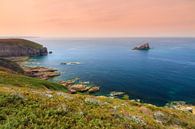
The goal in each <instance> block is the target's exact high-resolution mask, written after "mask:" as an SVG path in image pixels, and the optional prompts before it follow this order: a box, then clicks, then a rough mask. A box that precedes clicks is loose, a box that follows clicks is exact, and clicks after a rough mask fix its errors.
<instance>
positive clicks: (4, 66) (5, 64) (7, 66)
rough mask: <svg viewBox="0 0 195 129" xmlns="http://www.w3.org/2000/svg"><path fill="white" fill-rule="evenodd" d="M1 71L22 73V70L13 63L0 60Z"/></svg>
mask: <svg viewBox="0 0 195 129" xmlns="http://www.w3.org/2000/svg"><path fill="white" fill-rule="evenodd" d="M0 67H1V69H8V70H10V71H12V72H17V73H24V70H23V69H22V68H21V67H20V66H19V65H18V64H17V63H15V62H13V61H10V60H7V59H3V58H0Z"/></svg>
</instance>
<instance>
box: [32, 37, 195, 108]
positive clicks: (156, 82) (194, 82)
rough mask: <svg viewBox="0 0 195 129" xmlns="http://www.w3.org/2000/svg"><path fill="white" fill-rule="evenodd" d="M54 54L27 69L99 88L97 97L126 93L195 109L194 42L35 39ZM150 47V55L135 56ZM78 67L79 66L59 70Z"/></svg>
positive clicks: (150, 101) (172, 40) (183, 39)
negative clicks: (46, 70) (45, 69)
mask: <svg viewBox="0 0 195 129" xmlns="http://www.w3.org/2000/svg"><path fill="white" fill-rule="evenodd" d="M31 40H33V41H37V42H39V43H41V44H43V45H44V46H46V47H47V48H48V50H51V51H53V54H50V55H48V56H44V57H34V58H32V59H30V61H29V65H33V66H37V65H38V66H47V67H52V68H56V69H58V70H59V71H60V72H61V76H59V77H55V78H54V79H52V80H51V81H58V80H67V79H72V78H75V77H79V78H81V80H82V81H90V82H91V83H94V84H96V85H99V86H101V91H100V92H99V93H98V94H103V95H106V94H109V93H110V92H111V91H124V92H126V93H128V95H129V96H130V98H132V99H141V100H142V101H143V102H148V103H153V104H157V105H163V104H165V103H167V102H169V101H174V100H182V101H187V102H188V103H193V104H195V38H90V39H85V38H83V39H52V38H47V39H42V38H33V39H31ZM143 42H149V43H150V45H151V47H152V49H150V50H149V51H135V50H131V49H132V48H133V47H134V46H136V45H138V44H140V43H143ZM69 61H74V62H75V61H76V62H80V63H81V64H79V65H61V64H60V63H61V62H69Z"/></svg>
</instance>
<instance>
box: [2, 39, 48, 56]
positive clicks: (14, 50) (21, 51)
mask: <svg viewBox="0 0 195 129" xmlns="http://www.w3.org/2000/svg"><path fill="white" fill-rule="evenodd" d="M47 54H48V51H47V48H46V47H43V46H42V45H40V44H38V43H35V42H32V41H30V40H26V39H0V57H18V56H44V55H47Z"/></svg>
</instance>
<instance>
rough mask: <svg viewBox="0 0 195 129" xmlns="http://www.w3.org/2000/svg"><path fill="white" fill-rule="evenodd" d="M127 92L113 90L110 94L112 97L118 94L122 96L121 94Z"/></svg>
mask: <svg viewBox="0 0 195 129" xmlns="http://www.w3.org/2000/svg"><path fill="white" fill-rule="evenodd" d="M124 94H125V92H116V91H112V92H111V93H110V96H111V97H116V96H121V95H124Z"/></svg>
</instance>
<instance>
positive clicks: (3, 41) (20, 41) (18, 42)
mask: <svg viewBox="0 0 195 129" xmlns="http://www.w3.org/2000/svg"><path fill="white" fill-rule="evenodd" d="M0 45H6V46H7V45H17V46H23V47H27V48H34V49H40V48H42V47H43V46H42V45H40V44H38V43H35V42H33V41H30V40H26V39H0Z"/></svg>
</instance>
